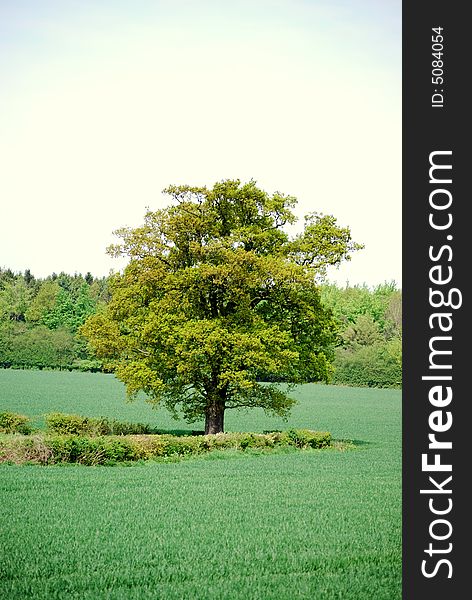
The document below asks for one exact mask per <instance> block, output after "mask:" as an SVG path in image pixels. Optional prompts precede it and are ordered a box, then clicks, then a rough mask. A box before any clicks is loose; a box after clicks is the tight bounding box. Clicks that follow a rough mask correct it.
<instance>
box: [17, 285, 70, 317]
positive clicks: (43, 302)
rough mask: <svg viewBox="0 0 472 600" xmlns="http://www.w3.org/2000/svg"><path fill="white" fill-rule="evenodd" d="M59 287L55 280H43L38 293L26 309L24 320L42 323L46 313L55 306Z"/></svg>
mask: <svg viewBox="0 0 472 600" xmlns="http://www.w3.org/2000/svg"><path fill="white" fill-rule="evenodd" d="M60 291H61V287H60V286H59V284H58V283H57V281H52V280H46V281H43V282H42V284H41V286H40V288H39V290H38V293H37V294H36V296H35V297H34V298H33V300H32V301H31V304H30V306H29V308H28V310H27V311H26V313H25V316H26V320H27V321H29V322H31V323H44V320H45V319H46V318H47V315H48V314H49V313H51V311H52V310H53V309H54V307H55V306H56V301H57V296H58V294H59V292H60Z"/></svg>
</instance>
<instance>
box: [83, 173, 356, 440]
mask: <svg viewBox="0 0 472 600" xmlns="http://www.w3.org/2000/svg"><path fill="white" fill-rule="evenodd" d="M164 192H165V193H167V194H168V195H169V196H170V197H171V199H172V202H171V204H170V205H169V206H168V207H166V208H163V209H159V210H157V211H151V210H148V211H147V213H146V215H145V218H144V224H143V225H142V226H141V227H138V228H123V229H120V230H118V231H117V232H115V233H116V234H117V236H118V237H119V238H120V242H119V243H118V244H116V245H114V246H111V247H110V248H109V252H110V253H111V254H112V255H115V256H120V255H125V256H128V257H129V263H128V265H127V267H126V268H125V269H124V271H123V273H118V274H116V275H115V276H114V277H113V278H112V279H111V281H110V291H111V299H110V301H109V303H108V304H107V305H104V306H103V308H102V310H100V311H98V312H97V313H96V314H95V315H92V316H91V317H90V318H89V319H88V320H87V322H86V323H85V325H84V326H83V327H82V329H81V331H82V333H83V334H84V335H85V336H86V337H87V338H88V340H89V343H90V344H91V346H92V348H93V349H94V351H95V352H96V354H97V355H98V356H99V357H100V358H102V359H104V360H105V361H106V363H107V366H108V368H111V369H113V370H114V371H115V373H116V375H117V377H118V378H119V379H121V380H122V381H123V382H124V383H125V384H126V387H127V391H128V394H129V395H130V397H133V396H135V395H136V394H137V393H138V392H139V391H144V392H145V393H146V395H147V396H148V398H149V400H150V401H151V402H154V403H160V402H162V403H164V405H165V406H166V407H167V408H168V409H169V410H171V411H172V412H174V413H176V411H177V410H181V411H182V412H183V414H184V416H185V417H186V418H187V419H188V420H189V421H194V420H198V419H201V418H205V432H206V433H218V432H220V431H223V426H224V413H225V410H226V409H229V408H238V407H247V408H251V407H262V408H263V409H265V410H266V411H269V412H272V413H275V414H278V415H282V416H285V415H286V414H287V413H288V411H289V410H290V408H291V406H292V404H293V400H292V399H291V398H290V396H289V392H287V391H284V390H282V389H281V388H280V386H276V385H273V384H267V383H261V382H260V378H261V374H264V375H265V376H268V377H269V378H271V377H272V378H277V379H279V380H284V381H288V382H292V383H296V382H300V381H306V380H307V379H310V380H312V381H314V380H328V378H329V376H330V370H331V369H330V360H331V358H332V349H333V346H334V343H335V340H336V325H335V321H334V319H333V317H332V313H331V311H330V310H329V309H325V308H324V307H323V305H322V303H321V299H320V292H319V283H320V282H321V281H322V280H323V278H324V276H325V274H326V269H327V267H328V266H329V265H338V264H339V263H340V262H341V261H342V260H348V259H349V258H350V255H351V253H352V252H353V251H355V250H357V249H359V248H361V246H360V245H359V244H357V243H355V242H353V240H352V238H351V233H350V230H349V228H347V227H344V228H343V227H340V226H338V225H337V222H336V219H335V218H334V217H332V216H330V215H321V214H317V213H312V214H310V215H308V216H306V217H305V223H304V226H303V228H302V230H301V232H300V233H298V234H295V235H292V236H291V235H290V234H289V233H288V231H287V228H288V227H289V226H291V225H294V224H295V223H296V221H297V218H296V216H295V214H294V212H293V210H292V209H293V208H294V206H295V204H296V199H295V198H294V197H293V196H288V195H284V194H281V193H278V192H277V193H274V194H272V195H269V194H268V193H266V192H264V191H263V190H261V189H259V188H258V187H257V186H256V183H255V182H254V181H250V182H249V183H245V184H242V183H241V182H240V181H239V180H225V181H221V182H218V183H216V184H215V185H214V186H213V187H212V188H211V189H209V188H207V187H191V186H187V185H184V186H170V187H169V188H167V189H166V190H164Z"/></svg>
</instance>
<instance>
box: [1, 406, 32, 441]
mask: <svg viewBox="0 0 472 600" xmlns="http://www.w3.org/2000/svg"><path fill="white" fill-rule="evenodd" d="M32 431H33V429H32V427H31V425H30V420H29V419H28V417H25V416H24V415H18V414H16V413H13V412H8V411H7V412H0V433H22V434H24V435H27V434H29V433H31V432H32Z"/></svg>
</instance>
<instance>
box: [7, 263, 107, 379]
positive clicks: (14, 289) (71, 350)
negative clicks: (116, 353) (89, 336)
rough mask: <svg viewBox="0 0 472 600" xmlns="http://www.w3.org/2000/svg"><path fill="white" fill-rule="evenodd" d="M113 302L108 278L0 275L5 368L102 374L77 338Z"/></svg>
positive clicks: (85, 347) (88, 275)
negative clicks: (88, 318) (98, 312)
mask: <svg viewBox="0 0 472 600" xmlns="http://www.w3.org/2000/svg"><path fill="white" fill-rule="evenodd" d="M108 300H109V293H108V283H107V278H105V277H102V278H96V277H93V276H92V275H91V274H90V273H87V274H86V275H85V276H82V275H81V274H75V275H68V274H66V273H60V274H59V275H57V274H56V273H53V274H52V275H50V276H49V277H46V278H45V279H37V278H36V277H34V275H33V274H32V273H31V272H30V271H29V270H26V271H25V272H24V273H13V271H11V270H10V269H0V367H4V368H9V367H11V368H20V369H24V368H37V369H80V370H86V371H98V370H100V369H101V364H100V362H99V361H97V360H96V359H95V358H94V357H93V356H92V355H91V354H90V353H89V352H88V350H87V344H86V341H85V340H84V339H83V338H81V337H80V336H79V335H78V333H77V332H78V329H79V327H80V326H81V325H82V324H83V323H84V322H85V320H86V319H87V317H88V316H89V315H91V314H93V313H95V312H96V311H97V310H98V308H99V306H100V304H104V303H106V302H107V301H108Z"/></svg>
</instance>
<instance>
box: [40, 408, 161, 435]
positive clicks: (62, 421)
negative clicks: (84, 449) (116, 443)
mask: <svg viewBox="0 0 472 600" xmlns="http://www.w3.org/2000/svg"><path fill="white" fill-rule="evenodd" d="M45 419H46V425H47V427H48V430H49V431H51V432H53V433H59V434H66V435H67V434H72V435H90V436H98V435H131V434H152V433H159V430H157V429H156V428H155V427H151V425H147V424H146V423H126V422H124V421H115V419H107V417H97V418H92V417H81V416H79V415H65V414H63V413H50V414H48V415H46V417H45Z"/></svg>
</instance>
